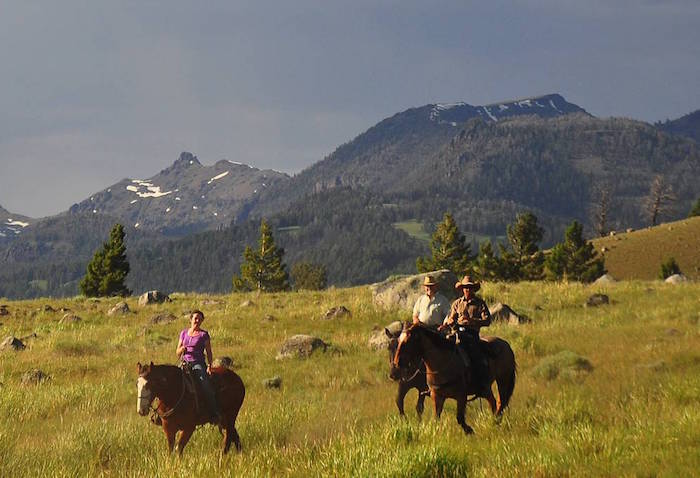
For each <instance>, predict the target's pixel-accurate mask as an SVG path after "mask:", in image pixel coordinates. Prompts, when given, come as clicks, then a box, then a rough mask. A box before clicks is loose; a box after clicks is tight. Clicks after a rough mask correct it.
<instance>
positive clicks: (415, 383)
mask: <svg viewBox="0 0 700 478" xmlns="http://www.w3.org/2000/svg"><path fill="white" fill-rule="evenodd" d="M384 333H386V335H387V337H389V345H388V349H389V366H390V369H389V378H391V379H392V380H394V381H396V382H398V384H399V386H398V391H397V393H396V407H397V408H398V409H399V415H400V416H401V417H403V418H405V417H406V414H405V413H404V410H403V403H404V399H405V398H406V394H407V393H408V392H409V390H411V389H412V388H415V389H416V390H417V391H418V402H417V403H416V413H417V414H418V419H419V420H420V419H421V416H422V414H423V408H424V402H425V397H426V396H427V395H428V394H429V393H430V389H429V388H428V382H427V381H426V377H425V364H424V363H423V361H422V360H418V361H415V362H411V363H409V364H407V366H406V367H397V366H396V365H394V355H396V348H397V347H398V345H399V339H398V337H399V333H392V332H391V331H389V329H384Z"/></svg>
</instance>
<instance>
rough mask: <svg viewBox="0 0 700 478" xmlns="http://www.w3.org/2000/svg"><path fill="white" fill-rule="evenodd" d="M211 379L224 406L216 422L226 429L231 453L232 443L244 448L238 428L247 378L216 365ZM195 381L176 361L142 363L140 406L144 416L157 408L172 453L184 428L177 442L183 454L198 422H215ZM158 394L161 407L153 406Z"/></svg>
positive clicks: (158, 418)
mask: <svg viewBox="0 0 700 478" xmlns="http://www.w3.org/2000/svg"><path fill="white" fill-rule="evenodd" d="M211 382H212V386H213V387H214V390H215V393H216V399H217V403H218V404H219V409H220V420H219V421H218V423H214V424H217V425H218V426H219V431H221V430H222V429H223V430H225V435H224V448H223V453H224V454H226V453H228V451H229V449H230V448H231V443H234V444H235V445H236V450H237V451H239V452H240V451H241V439H240V437H239V435H238V432H237V431H236V418H237V417H238V412H239V410H240V409H241V405H243V398H244V397H245V386H244V385H243V380H241V377H239V376H238V374H236V373H235V372H234V371H232V370H229V369H227V368H225V367H215V368H212V369H211ZM191 383H193V382H192V381H190V379H189V378H188V377H186V376H185V371H184V370H182V369H181V368H180V367H176V366H175V365H153V362H151V363H150V365H141V363H139V364H138V380H137V382H136V385H137V390H138V398H137V402H136V410H137V411H138V413H139V415H142V416H146V415H147V414H148V412H149V410H153V411H154V413H155V414H156V415H155V416H154V418H155V420H154V421H155V422H156V424H158V422H161V423H162V426H163V431H164V432H165V436H166V438H167V440H168V451H169V452H170V453H172V451H173V447H174V446H175V435H176V434H177V432H178V431H182V433H181V434H180V439H179V440H178V442H177V452H178V454H179V455H180V456H182V451H183V450H184V448H185V445H187V442H188V441H189V440H190V438H191V437H192V433H193V432H194V429H195V428H196V427H197V425H204V424H205V423H212V422H210V421H209V417H208V416H207V413H206V412H207V410H206V406H205V405H204V404H202V405H203V406H202V407H200V406H198V404H199V403H201V402H202V401H203V400H202V399H198V397H197V395H196V393H197V392H196V390H195V389H194V387H192V386H191ZM155 398H158V400H159V403H158V407H157V408H154V407H153V406H152V403H153V400H154V399H155ZM199 408H202V410H201V411H200V410H199ZM200 412H201V413H200Z"/></svg>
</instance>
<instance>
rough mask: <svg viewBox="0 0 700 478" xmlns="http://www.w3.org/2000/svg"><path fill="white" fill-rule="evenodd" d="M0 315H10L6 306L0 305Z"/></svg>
mask: <svg viewBox="0 0 700 478" xmlns="http://www.w3.org/2000/svg"><path fill="white" fill-rule="evenodd" d="M0 315H10V311H9V310H7V306H6V305H0Z"/></svg>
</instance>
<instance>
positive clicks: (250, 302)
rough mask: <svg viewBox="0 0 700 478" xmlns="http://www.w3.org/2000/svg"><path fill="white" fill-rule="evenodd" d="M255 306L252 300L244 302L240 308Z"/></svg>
mask: <svg viewBox="0 0 700 478" xmlns="http://www.w3.org/2000/svg"><path fill="white" fill-rule="evenodd" d="M254 305H255V304H254V303H253V301H252V300H244V301H243V302H241V303H240V304H239V305H238V307H252V306H254Z"/></svg>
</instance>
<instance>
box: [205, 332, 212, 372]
mask: <svg viewBox="0 0 700 478" xmlns="http://www.w3.org/2000/svg"><path fill="white" fill-rule="evenodd" d="M204 349H205V350H206V352H207V362H208V363H209V366H208V367H207V368H209V369H211V363H212V362H213V354H212V353H211V339H209V340H207V345H205V347H204Z"/></svg>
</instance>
